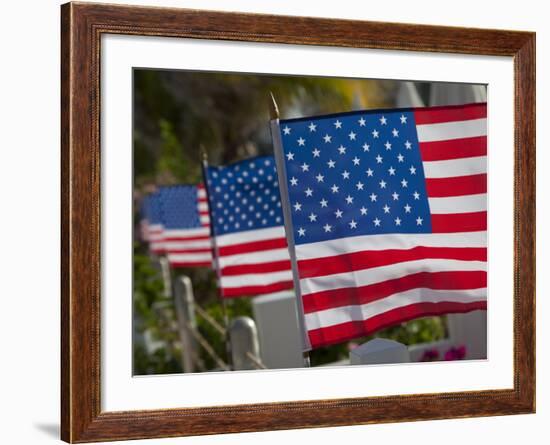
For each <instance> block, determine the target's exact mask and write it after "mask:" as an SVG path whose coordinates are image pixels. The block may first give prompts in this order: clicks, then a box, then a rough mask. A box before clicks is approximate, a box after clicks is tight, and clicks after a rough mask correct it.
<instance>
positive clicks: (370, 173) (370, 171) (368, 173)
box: [367, 168, 374, 176]
mask: <svg viewBox="0 0 550 445" xmlns="http://www.w3.org/2000/svg"><path fill="white" fill-rule="evenodd" d="M373 173H374V172H373V171H372V170H371V169H370V168H369V169H368V170H367V176H372V174H373Z"/></svg>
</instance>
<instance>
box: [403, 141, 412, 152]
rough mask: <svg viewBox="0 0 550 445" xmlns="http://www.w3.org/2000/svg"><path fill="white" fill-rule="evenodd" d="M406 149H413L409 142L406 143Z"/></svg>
mask: <svg viewBox="0 0 550 445" xmlns="http://www.w3.org/2000/svg"><path fill="white" fill-rule="evenodd" d="M405 148H406V149H407V150H410V149H411V148H412V144H411V143H410V142H409V141H405Z"/></svg>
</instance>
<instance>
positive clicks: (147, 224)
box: [140, 193, 164, 254]
mask: <svg viewBox="0 0 550 445" xmlns="http://www.w3.org/2000/svg"><path fill="white" fill-rule="evenodd" d="M141 218H142V219H141V223H140V228H141V237H142V238H143V240H144V241H147V242H148V243H149V250H150V251H151V253H154V254H161V253H163V245H162V237H163V232H164V227H163V225H162V219H161V218H162V217H161V211H160V196H159V194H158V193H151V194H149V195H146V196H145V197H144V198H143V201H142V206H141Z"/></svg>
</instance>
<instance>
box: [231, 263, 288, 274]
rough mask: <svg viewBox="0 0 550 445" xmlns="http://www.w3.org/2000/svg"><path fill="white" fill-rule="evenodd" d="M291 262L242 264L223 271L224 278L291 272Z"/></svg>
mask: <svg viewBox="0 0 550 445" xmlns="http://www.w3.org/2000/svg"><path fill="white" fill-rule="evenodd" d="M290 269H291V265H290V260H281V261H273V262H271V263H260V264H241V265H239V266H226V267H224V268H223V269H222V270H221V274H222V276H229V275H231V276H233V275H246V274H251V273H269V272H280V271H282V270H290Z"/></svg>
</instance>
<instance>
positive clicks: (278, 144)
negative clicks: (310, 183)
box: [269, 91, 311, 368]
mask: <svg viewBox="0 0 550 445" xmlns="http://www.w3.org/2000/svg"><path fill="white" fill-rule="evenodd" d="M269 95H270V101H269V117H270V128H271V138H272V140H273V150H274V154H275V162H276V164H277V177H278V179H279V191H280V195H281V206H282V208H283V217H284V221H285V233H286V240H287V244H288V251H289V254H290V263H291V265H292V279H293V282H294V295H295V297H296V298H295V301H296V310H297V312H298V325H299V327H300V331H301V333H302V353H303V357H304V366H305V367H306V368H309V367H310V366H311V363H310V358H309V351H310V350H311V344H310V342H309V337H308V335H307V330H306V327H305V316H304V307H303V304H302V293H301V290H300V277H299V275H298V267H297V262H296V249H295V246H294V240H293V238H292V233H293V229H292V220H291V216H290V202H289V200H288V190H287V182H286V170H285V163H284V153H283V144H282V141H281V131H280V126H279V117H280V116H279V107H278V106H277V102H276V101H275V97H274V96H273V93H272V92H271V91H270V92H269Z"/></svg>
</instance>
